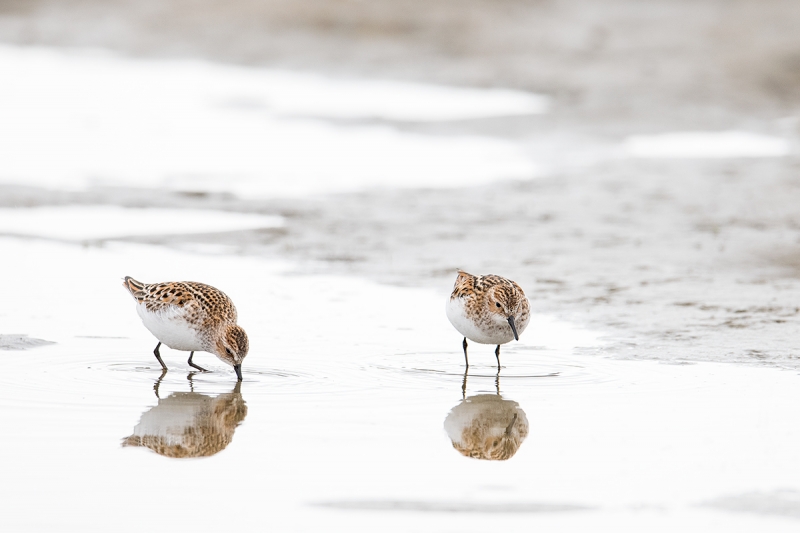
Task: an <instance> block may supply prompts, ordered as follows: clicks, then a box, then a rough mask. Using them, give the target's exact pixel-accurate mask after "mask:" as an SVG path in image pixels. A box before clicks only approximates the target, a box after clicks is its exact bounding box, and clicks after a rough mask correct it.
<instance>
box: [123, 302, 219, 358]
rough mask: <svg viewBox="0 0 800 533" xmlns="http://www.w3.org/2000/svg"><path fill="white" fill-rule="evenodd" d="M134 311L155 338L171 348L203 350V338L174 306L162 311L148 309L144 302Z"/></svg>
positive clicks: (189, 350) (190, 350) (188, 350)
mask: <svg viewBox="0 0 800 533" xmlns="http://www.w3.org/2000/svg"><path fill="white" fill-rule="evenodd" d="M136 311H137V312H138V313H139V316H140V317H141V319H142V323H143V324H144V327H146V328H147V329H148V330H149V331H150V333H152V334H153V335H154V336H155V338H156V339H158V340H159V341H161V342H162V343H164V344H166V345H167V346H169V347H170V348H172V349H173V350H183V351H187V352H192V351H199V350H203V349H204V348H203V339H202V338H201V337H200V335H198V332H197V330H196V329H194V328H193V327H192V326H191V324H190V323H189V322H187V321H186V320H185V319H184V318H183V314H182V313H180V312H179V311H178V310H176V308H167V310H164V311H156V312H153V311H148V310H147V307H146V306H145V305H144V304H139V305H138V306H137V307H136Z"/></svg>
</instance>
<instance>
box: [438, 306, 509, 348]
mask: <svg viewBox="0 0 800 533" xmlns="http://www.w3.org/2000/svg"><path fill="white" fill-rule="evenodd" d="M446 311H447V318H448V320H450V323H451V324H453V327H454V328H456V330H457V331H458V332H459V333H461V334H462V335H463V336H465V337H466V338H468V339H469V340H471V341H473V342H477V343H479V344H505V343H506V342H509V341H511V340H513V339H514V334H513V333H512V332H511V327H510V326H508V325H507V324H506V327H505V328H503V325H502V324H494V323H492V322H485V321H483V320H481V318H482V317H480V316H473V315H471V314H470V313H469V312H468V309H467V307H466V306H465V305H464V301H463V300H462V299H461V298H450V299H449V300H448V301H447V308H446ZM505 330H508V331H505Z"/></svg>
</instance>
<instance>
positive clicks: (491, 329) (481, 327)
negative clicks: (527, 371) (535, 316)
mask: <svg viewBox="0 0 800 533" xmlns="http://www.w3.org/2000/svg"><path fill="white" fill-rule="evenodd" d="M447 318H448V319H449V320H450V323H451V324H453V327H454V328H456V330H458V332H459V333H461V334H462V335H463V336H464V343H463V347H464V361H465V363H466V365H467V366H469V358H468V357H467V339H469V340H471V341H474V342H477V343H479V344H496V345H497V348H496V349H495V351H494V355H495V357H497V368H500V345H501V344H505V343H507V342H510V341H511V340H512V339H515V340H519V336H520V335H521V334H522V332H523V331H525V328H526V327H528V322H529V321H530V318H531V313H530V304H529V303H528V299H527V298H526V297H525V293H524V292H522V288H521V287H520V286H519V285H517V284H516V283H514V282H513V281H511V280H510V279H506V278H502V277H500V276H493V275H489V276H473V275H472V274H468V273H466V272H464V271H463V270H459V271H458V277H457V278H456V283H455V286H454V287H453V292H452V294H451V295H450V299H449V300H448V301H447Z"/></svg>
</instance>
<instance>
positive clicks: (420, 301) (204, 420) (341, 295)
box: [0, 238, 800, 531]
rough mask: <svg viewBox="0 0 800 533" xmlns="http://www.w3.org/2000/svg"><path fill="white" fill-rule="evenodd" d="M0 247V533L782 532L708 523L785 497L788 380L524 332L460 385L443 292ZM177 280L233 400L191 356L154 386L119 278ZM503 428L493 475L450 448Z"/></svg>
mask: <svg viewBox="0 0 800 533" xmlns="http://www.w3.org/2000/svg"><path fill="white" fill-rule="evenodd" d="M0 248H2V250H3V254H4V256H6V257H14V258H16V259H15V261H13V262H12V263H10V264H8V265H7V268H8V271H7V276H8V279H16V280H24V281H26V282H27V283H21V282H20V283H16V284H13V285H11V286H9V287H8V292H7V297H8V298H9V301H13V302H17V305H16V307H15V308H13V309H9V308H4V309H3V311H2V313H3V315H2V317H0V318H1V319H2V321H3V323H4V329H5V328H7V329H8V331H19V332H26V333H29V334H30V335H32V336H34V337H40V338H43V339H47V340H51V341H55V342H56V344H54V345H49V346H42V347H38V348H35V349H30V350H24V351H8V352H0V353H2V357H0V365H1V366H2V368H0V420H1V421H2V423H3V425H4V427H6V428H8V431H7V438H6V439H3V441H2V443H1V444H0V461H2V463H3V464H2V466H3V471H4V473H5V475H4V476H3V477H2V481H0V492H1V493H2V497H3V499H4V501H5V502H6V505H5V511H4V513H3V515H2V517H1V518H0V524H2V525H3V527H4V529H13V530H14V531H37V530H42V529H58V530H59V531H71V530H76V531H77V530H82V531H85V530H96V531H101V530H109V529H113V530H119V531H129V530H130V531H133V530H141V528H142V527H153V525H154V524H157V526H155V527H156V528H157V529H168V528H181V529H188V528H191V529H193V530H199V531H211V530H217V529H219V528H226V529H230V528H232V529H241V530H245V531H250V530H256V529H262V528H263V527H276V528H278V529H280V530H281V531H309V530H317V529H319V528H321V527H325V528H326V529H329V530H337V531H338V530H345V529H347V530H349V531H353V530H356V531H362V530H363V531H367V530H376V529H380V530H385V531H409V530H420V531H451V530H452V531H478V530H481V529H484V528H487V527H492V528H494V527H501V528H502V529H505V530H510V531H523V530H524V531H528V530H530V529H531V528H532V527H548V526H556V525H557V526H558V527H559V529H575V530H579V529H580V530H585V529H586V528H597V527H601V528H611V527H614V528H617V529H620V530H641V529H642V528H646V529H648V530H649V529H657V528H664V529H667V530H670V529H671V530H674V529H673V528H681V529H687V528H689V529H694V530H701V529H703V528H705V527H711V526H713V527H726V528H728V529H730V530H732V531H745V530H752V528H754V527H759V528H761V527H765V526H769V527H770V528H772V529H775V530H782V529H787V530H788V529H789V528H794V527H796V524H795V523H794V522H792V521H791V520H789V519H787V518H785V516H786V514H785V513H784V514H783V515H781V514H779V513H770V511H769V510H770V509H771V508H773V507H774V506H773V507H770V506H768V505H767V506H762V507H758V508H756V510H755V511H752V509H751V511H752V512H751V513H749V514H743V515H738V514H733V513H731V512H730V506H728V507H725V506H724V505H721V504H719V505H716V504H714V502H715V501H723V502H724V501H727V500H724V498H731V497H738V496H739V495H742V494H751V493H753V492H758V491H761V492H764V491H766V492H767V493H768V494H767V496H764V497H765V498H767V499H769V498H770V497H771V496H769V494H771V493H769V491H775V490H777V489H782V488H783V489H785V488H793V487H795V486H796V485H795V483H796V479H797V476H798V475H800V460H798V459H797V456H796V453H795V450H796V449H797V446H798V444H800V431H798V430H797V427H796V424H794V423H793V420H794V418H795V417H794V412H793V411H794V409H793V407H792V406H793V405H794V403H795V401H796V400H795V398H796V396H797V387H796V384H797V376H796V374H795V373H793V372H781V371H776V370H772V369H757V368H748V367H737V366H724V365H717V364H696V365H663V364H657V363H652V362H631V361H615V360H612V359H607V358H598V357H591V356H585V355H580V352H579V351H575V348H576V347H580V346H596V345H597V344H598V343H602V340H600V339H599V337H598V334H597V333H593V332H588V331H584V330H580V329H577V328H575V327H573V326H571V325H569V324H567V323H563V322H558V321H555V320H552V319H549V318H547V317H542V316H535V317H534V319H533V322H532V324H531V326H530V327H529V329H528V330H527V331H526V334H525V336H524V338H523V339H522V340H521V341H520V342H519V343H515V344H511V345H507V346H504V347H503V351H502V354H501V357H502V362H503V368H502V369H501V370H500V373H499V377H498V373H497V370H496V368H495V366H494V365H495V361H494V354H493V349H492V347H489V346H478V345H473V347H472V351H471V360H472V361H473V366H472V367H471V368H470V371H469V374H468V375H467V376H466V379H465V375H464V368H463V359H462V357H463V355H462V354H461V351H460V338H459V337H458V336H457V334H456V333H455V332H454V331H453V330H452V328H451V327H450V326H449V324H448V323H447V321H446V319H445V318H444V312H443V307H444V304H443V301H444V297H445V296H446V293H447V288H446V287H443V288H442V291H441V292H439V293H437V292H435V291H429V290H416V289H400V288H394V287H385V286H381V285H376V284H372V283H369V282H364V281H360V280H355V279H348V278H340V277H311V276H291V275H287V274H285V273H284V272H285V271H286V265H281V264H279V263H273V262H266V261H260V260H256V259H252V258H245V257H236V256H214V255H201V254H190V253H182V252H175V251H168V250H164V249H161V248H158V247H150V246H140V245H129V244H109V245H107V246H106V247H104V248H95V247H77V246H74V245H73V246H70V245H64V244H57V243H50V242H44V241H37V242H30V241H26V240H22V239H10V238H5V239H2V240H0ZM54 258H55V261H53V259H54ZM177 272H182V273H184V277H185V278H190V279H202V280H203V281H206V282H209V283H212V284H214V285H216V286H218V287H220V288H222V289H223V290H225V291H226V292H227V293H228V294H229V295H230V296H231V297H232V298H233V299H234V301H235V302H236V304H237V307H238V309H239V313H240V317H241V320H240V323H241V324H242V325H243V327H245V329H246V330H247V331H248V334H249V336H250V339H251V352H250V355H249V356H248V358H247V359H246V360H245V364H244V382H243V383H241V385H240V386H237V385H236V382H235V378H234V374H233V372H232V371H231V369H230V368H227V367H225V366H224V365H223V364H222V363H220V362H219V361H217V360H216V359H215V358H214V357H213V356H211V355H209V354H204V353H200V354H197V356H196V357H195V361H196V362H197V363H199V364H201V365H203V366H206V367H208V368H210V369H211V370H212V372H211V373H197V372H189V371H188V369H189V367H188V366H187V365H186V354H184V353H181V352H174V351H171V350H168V349H162V355H163V356H164V359H165V362H166V363H167V365H168V366H169V368H170V371H169V372H167V373H166V374H165V375H163V376H161V371H160V369H159V367H158V364H157V363H156V361H155V359H154V358H153V356H152V349H153V347H154V345H155V342H154V340H153V339H152V337H151V336H150V335H149V333H148V332H147V331H146V330H145V329H144V327H143V326H142V325H141V324H140V323H139V319H138V317H137V316H136V313H135V312H134V305H133V301H132V300H131V299H130V296H129V295H127V294H126V293H125V291H124V289H123V288H122V287H121V277H122V276H123V275H134V276H137V277H138V278H140V279H142V280H145V281H156V279H155V278H154V277H153V276H155V275H156V273H160V274H161V275H162V277H164V279H168V278H169V279H171V278H172V277H173V276H174V275H177V274H176V273H177ZM159 279H160V278H159ZM33 280H36V281H35V282H33ZM498 393H499V394H498ZM515 409H518V411H514V410H515ZM514 412H517V419H516V421H515V422H514V424H517V425H516V426H512V432H516V433H514V437H515V442H514V443H512V445H510V446H508V447H507V451H506V452H505V456H508V459H507V460H499V461H493V460H481V459H474V458H470V457H467V456H465V454H464V452H463V451H462V452H460V451H459V450H458V449H456V448H455V447H454V445H453V443H452V442H451V438H450V436H452V435H453V434H457V433H458V429H459V428H462V429H464V430H467V434H470V432H469V429H470V427H473V426H474V425H475V424H477V426H481V424H482V427H483V428H484V430H483V431H484V433H483V434H480V432H478V433H475V430H473V431H472V433H471V434H472V435H473V436H474V435H478V437H477V438H474V439H473V443H472V448H470V449H471V450H472V453H471V454H472V455H481V453H482V452H481V449H489V448H491V446H492V444H493V442H488V443H487V442H486V439H485V438H483V437H486V436H487V435H489V437H487V438H489V440H490V441H493V440H496V439H497V438H498V436H499V437H502V434H503V433H504V431H505V429H506V428H507V427H509V423H510V420H509V419H508V416H511V417H512V418H513V413H514ZM509 413H511V414H510V415H509ZM503 417H506V418H503ZM523 419H524V422H525V423H524V425H523ZM446 426H447V431H446V429H445V427H446ZM477 426H475V427H477ZM493 428H494V429H493ZM498 428H500V429H498ZM523 434H524V436H523ZM481 435H482V436H481ZM481 443H483V444H481ZM123 444H124V445H123ZM462 444H463V443H462ZM461 448H462V449H463V448H466V447H465V446H463V445H462V446H461ZM466 455H470V452H469V451H467V453H466ZM484 455H489V456H491V455H492V454H491V453H489V452H487V453H485V454H484ZM501 455H502V454H501ZM190 456H203V457H204V458H197V459H192V458H187V457H190ZM177 457H181V458H177ZM775 494H779V495H780V494H783V493H775ZM778 497H779V496H774V497H772V499H773V500H774V499H775V498H778ZM721 499H722V500H721ZM781 501H782V500H781ZM709 502H711V503H710V504H709V505H705V504H706V503H709ZM784 507H785V506H784ZM784 507H781V508H784ZM759 509H761V511H759ZM764 509H766V511H764ZM758 513H761V514H758Z"/></svg>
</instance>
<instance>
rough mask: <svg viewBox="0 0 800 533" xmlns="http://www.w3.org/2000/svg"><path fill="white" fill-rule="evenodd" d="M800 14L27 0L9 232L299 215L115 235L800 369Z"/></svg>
mask: <svg viewBox="0 0 800 533" xmlns="http://www.w3.org/2000/svg"><path fill="white" fill-rule="evenodd" d="M798 23H800V4H797V3H796V2H792V1H789V0H785V1H782V0H764V1H759V2H754V1H747V0H698V1H685V0H653V1H648V2H641V1H636V0H597V1H591V2H590V1H580V0H530V1H525V0H492V1H488V0H486V1H484V0H458V1H456V0H426V1H421V0H419V1H418V0H392V1H388V0H386V1H384V0H369V1H367V0H327V1H322V0H293V1H288V0H265V1H256V0H234V1H224V2H223V1H216V0H159V1H156V0H136V1H134V0H102V1H101V0H58V1H55V0H52V1H51V0H2V1H0V41H2V42H3V43H4V45H3V49H2V57H3V63H4V64H5V65H6V66H5V67H3V71H4V72H5V73H4V75H3V77H4V78H5V81H4V85H6V91H12V90H14V89H9V87H13V86H14V80H17V81H18V86H17V89H16V90H17V92H16V93H13V94H11V93H8V92H7V93H6V98H5V102H6V103H5V105H4V107H5V109H3V110H2V116H3V117H5V118H4V120H3V122H4V123H5V125H4V126H3V127H2V130H4V131H2V132H0V135H2V136H3V139H4V144H5V147H6V150H7V153H6V155H5V156H4V159H5V160H6V162H7V164H6V165H5V168H3V169H0V204H2V206H3V207H6V208H15V209H17V211H14V212H13V213H12V214H10V215H8V216H10V217H11V218H9V219H8V222H7V223H6V226H5V227H4V228H3V229H2V231H3V232H4V233H10V234H14V233H19V232H20V231H21V230H20V227H21V226H20V225H21V224H22V223H21V222H20V219H18V218H14V217H16V216H17V215H18V213H19V210H18V208H20V207H28V208H33V207H40V208H44V207H50V208H52V207H57V206H65V205H70V206H75V205H79V206H80V205H83V206H94V207H97V206H105V207H109V206H116V207H126V208H134V207H136V208H155V207H158V208H164V209H178V210H182V212H184V211H185V214H187V217H188V213H190V212H195V211H196V210H200V211H201V212H202V211H204V210H212V211H214V212H219V211H223V212H227V213H236V214H240V215H245V214H247V215H266V216H271V217H280V222H275V220H278V219H270V220H272V222H270V223H266V222H263V221H262V222H261V223H253V222H252V221H250V222H242V223H243V224H244V226H239V225H237V223H233V226H231V227H227V226H226V230H225V231H224V232H218V231H211V230H212V229H213V227H211V228H205V226H203V228H204V229H203V230H202V231H200V232H199V233H198V232H195V233H191V234H185V233H183V232H180V231H171V230H170V225H171V224H172V222H169V220H171V219H169V218H168V219H167V222H165V223H164V225H163V226H164V227H163V230H162V231H158V230H154V229H152V228H150V229H147V230H141V229H140V230H139V231H133V230H132V229H131V228H129V227H127V226H126V229H124V230H123V229H120V230H119V231H118V232H117V234H116V235H94V236H92V238H93V239H95V240H96V242H101V241H102V240H103V239H106V238H115V239H122V240H134V241H143V242H149V243H156V244H163V245H166V246H172V247H181V246H187V245H192V246H194V247H195V249H200V248H199V247H202V246H205V248H203V249H205V250H210V251H216V252H220V251H222V252H224V253H233V254H243V255H258V256H267V257H273V258H280V259H286V260H289V261H291V262H293V264H294V265H295V267H294V268H295V269H296V270H297V271H299V272H335V273H343V274H350V275H356V276H363V277H367V278H371V279H375V280H378V281H381V282H384V283H390V284H396V285H406V286H434V287H437V288H438V289H440V290H443V291H446V290H447V287H449V285H450V284H451V283H452V279H451V278H452V276H453V271H454V269H455V268H464V269H466V270H468V271H474V272H476V273H488V272H494V273H498V274H502V275H506V276H509V277H512V278H514V279H517V280H518V281H519V282H520V283H521V284H522V286H523V287H524V288H525V289H526V291H527V293H528V295H529V297H530V298H531V300H532V303H533V306H534V309H535V310H536V311H537V312H542V313H548V314H552V315H556V316H559V317H562V318H568V319H569V320H572V321H575V322H577V323H581V324H585V325H589V326H591V327H595V328H599V329H601V330H602V331H606V332H608V338H609V339H610V344H608V345H607V346H606V347H605V348H603V350H605V351H607V352H608V353H611V354H612V355H615V356H619V357H634V358H656V359H688V360H724V361H745V362H766V363H768V364H776V365H782V366H792V367H794V366H796V365H797V363H796V362H795V361H796V360H797V359H798V355H800V353H798V351H797V350H796V349H795V347H794V345H793V343H792V339H793V338H795V336H796V334H797V333H798V325H800V321H799V320H798V312H799V308H798V303H797V302H798V301H800V298H798V297H799V296H800V284H798V279H797V276H798V272H800V254H799V253H798V252H799V251H800V249H799V248H798V245H799V243H800V214H798V210H797V207H796V206H797V205H798V201H800V176H798V168H800V167H799V166H798V163H799V161H798V151H797V132H798V122H797V120H798V108H799V104H800V32H798V31H797V27H798ZM159 69H160V70H159ZM215 69H217V70H215ZM220 69H221V70H220ZM225 69H228V70H225ZM231 69H232V70H231ZM201 71H202V72H201ZM257 72H261V73H267V72H271V73H272V74H269V75H268V76H267V74H263V75H264V76H267V77H266V78H263V77H262V78H259V79H255V78H257V77H258V76H259V75H261V74H256V73H257ZM6 76H7V77H6ZM254 76H255V78H254ZM269 76H272V77H269ZM276 76H277V77H276ZM287 76H288V77H287ZM292 76H295V77H292ZM297 76H299V78H298V77H297ZM304 76H305V77H304ZM309 76H310V77H309ZM145 79H146V80H150V81H147V82H146V83H145V82H143V81H142V80H145ZM230 80H236V81H235V82H232V81H230ZM139 83H141V84H142V85H141V86H140V85H137V84H139ZM226 83H228V85H225V84H226ZM381 83H386V84H388V85H381ZM215 84H218V85H215ZM343 84H344V85H343ZM348 84H349V85H348ZM376 84H377V85H376ZM392 84H395V85H392ZM32 87H35V88H36V89H32ZM276 87H283V89H281V90H278V89H276ZM310 87H311V88H310ZM437 88H438V89H437ZM437 90H441V91H444V92H441V93H437V92H436V91H437ZM469 90H474V91H475V92H469ZM126 91H128V92H126ZM265 91H266V92H265ZM270 91H272V93H270ZM275 91H278V93H280V94H277V93H275ZM281 91H283V92H282V93H281ZM360 91H363V92H360ZM409 91H410V92H409ZM431 91H433V92H431ZM447 91H452V92H447ZM464 91H466V92H464ZM64 94H67V95H68V99H67V100H63V101H62V100H60V98H62V97H63V95H64ZM70 95H71V96H70ZM354 95H355V96H354ZM65 98H67V97H65ZM293 98H295V100H296V101H295V100H293ZM282 99H283V100H282ZM459 99H461V100H459ZM195 100H196V102H195ZM98 101H100V102H101V104H102V102H103V101H106V103H107V106H106V107H103V106H102V105H101V104H98V103H97V102H98ZM456 101H461V102H462V103H463V106H462V107H458V106H456V107H457V108H454V109H451V110H449V111H448V109H449V108H448V106H449V105H451V104H453V105H455V104H454V102H456ZM186 102H190V103H191V102H194V103H193V104H192V105H195V104H196V106H195V107H191V105H189V104H186ZM198 102H199V103H198ZM287 102H288V103H287ZM184 104H185V105H186V106H187V107H186V109H183V108H182V106H184ZM49 105H50V106H53V108H54V109H55V108H58V109H59V110H63V109H65V108H70V109H73V110H74V111H75V113H74V114H73V115H69V116H66V115H65V116H63V117H61V118H60V119H58V121H57V123H56V122H52V120H51V119H52V117H53V115H54V113H52V112H49V111H47V109H46V108H47V106H49ZM97 106H100V107H97ZM21 109H22V110H21ZM343 110H344V111H343ZM442 110H444V112H443V114H442V113H439V112H440V111H442ZM59 112H60V111H59ZM125 113H127V114H125ZM204 113H205V114H204ZM437 113H438V114H437ZM55 115H58V113H55ZM223 115H224V116H223ZM234 115H235V116H234ZM215 120H218V121H219V122H214V121H215ZM266 120H270V121H272V122H270V128H272V129H268V130H264V129H263V127H265V126H264V123H262V122H263V121H266ZM248 121H249V122H248ZM256 121H262V122H259V123H258V125H255V124H256ZM92 128H95V130H96V132H95V133H91V132H92V131H95V130H93V129H92ZM137 128H138V129H137ZM258 128H262V129H258ZM304 128H306V129H304ZM211 130H213V131H214V132H216V133H215V134H213V135H212V134H211V133H208V132H209V131H211ZM256 130H258V131H256ZM52 132H55V133H53V134H52V136H49V134H50V133H52ZM87 132H89V133H87ZM98 132H99V133H98ZM215 135H216V136H215ZM65 139H71V140H70V143H73V144H70V143H65ZM75 139H77V140H75ZM73 141H74V142H73ZM148 143H149V144H148ZM248 143H251V144H248ZM120 146H124V147H127V148H125V150H128V151H124V150H123V151H120V150H122V149H121V148H120ZM270 150H272V151H270ZM217 152H218V153H217ZM104 154H105V155H104ZM108 154H111V155H108ZM175 154H179V155H180V157H178V156H176V155H175ZM181 154H182V155H181ZM104 158H105V160H104ZM98 161H101V162H102V164H101V163H98ZM159 161H160V162H159ZM33 162H35V163H33ZM162 163H163V164H162ZM195 163H196V164H195ZM231 169H232V170H231ZM192 210H195V211H192ZM39 213H40V215H41V216H45V215H47V216H52V217H56V218H54V219H53V220H55V221H56V222H53V223H50V224H49V225H50V226H51V227H52V226H54V225H58V226H64V225H70V224H74V223H75V222H74V219H64V218H63V217H65V216H67V217H69V216H74V213H72V214H70V213H66V212H65V211H63V210H61V211H58V210H56V211H53V210H51V211H40V212H39ZM103 213H105V214H104V215H103V216H110V215H108V212H103ZM169 216H173V215H169ZM176 216H177V215H176ZM59 217H62V218H59ZM200 218H202V217H200ZM65 220H66V222H64V221H65ZM70 220H71V221H72V222H70ZM189 220H197V219H189V218H185V221H189ZM58 221H61V222H58ZM228 222H230V220H229V221H228ZM199 223H200V222H198V224H199ZM206 223H208V220H206ZM220 223H222V222H220ZM133 224H134V225H137V224H138V223H137V222H134V223H133ZM253 224H255V225H256V226H258V227H257V228H255V229H254V228H253V227H252V226H253ZM201 226H202V224H201ZM32 233H33V234H37V235H39V236H42V235H41V234H42V232H41V231H39V233H36V231H33V232H32ZM132 233H137V235H132ZM176 234H177V235H176ZM84 237H86V236H84ZM48 238H53V236H52V235H51V236H49V237H48ZM58 238H63V237H58ZM97 239H99V241H97ZM93 242H95V241H93ZM215 247H216V248H215Z"/></svg>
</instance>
